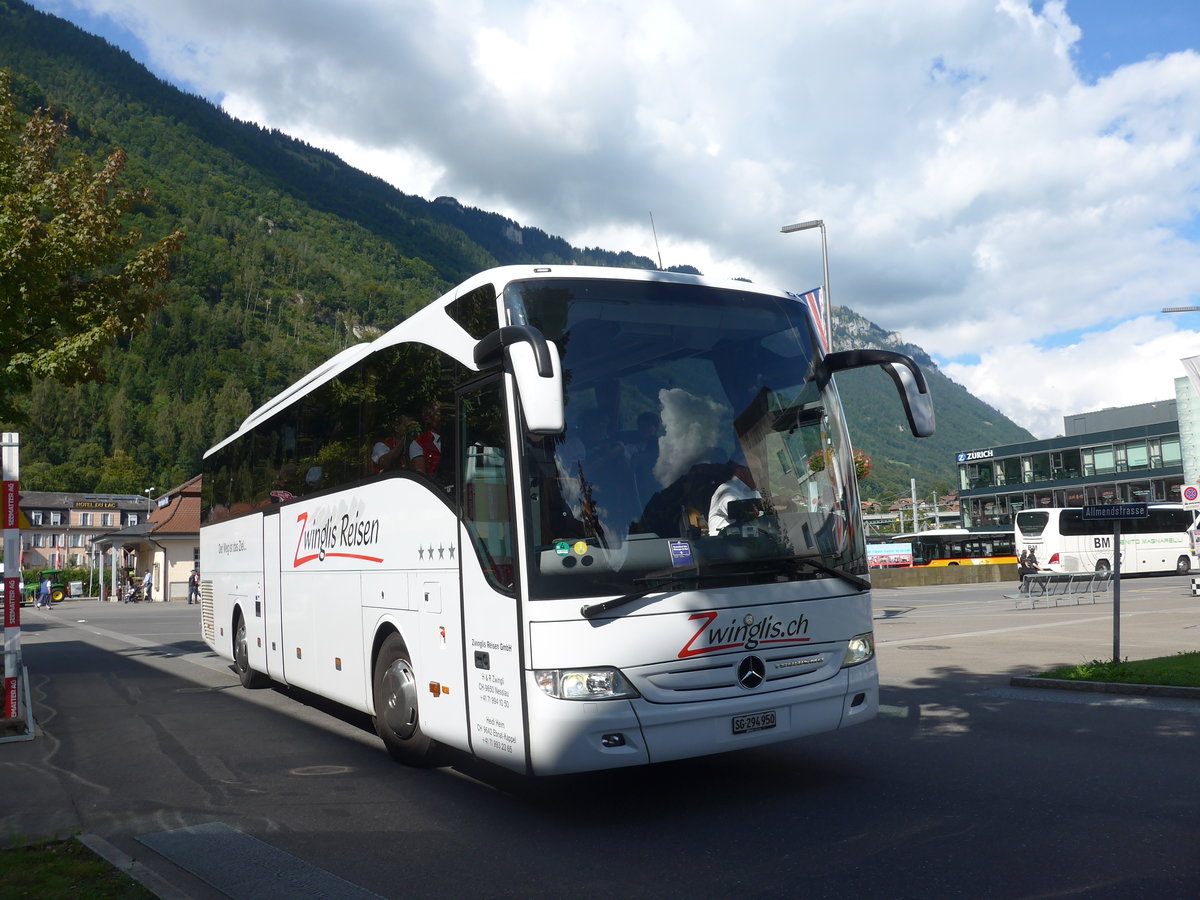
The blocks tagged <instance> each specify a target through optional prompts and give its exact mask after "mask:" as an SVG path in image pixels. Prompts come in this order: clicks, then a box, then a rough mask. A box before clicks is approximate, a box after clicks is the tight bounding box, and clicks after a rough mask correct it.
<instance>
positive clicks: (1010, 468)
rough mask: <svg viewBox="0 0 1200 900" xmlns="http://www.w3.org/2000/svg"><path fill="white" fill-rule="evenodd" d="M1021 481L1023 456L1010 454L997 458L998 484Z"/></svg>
mask: <svg viewBox="0 0 1200 900" xmlns="http://www.w3.org/2000/svg"><path fill="white" fill-rule="evenodd" d="M1020 483H1021V457H1019V456H1009V457H1006V458H1005V459H998V460H996V484H1020Z"/></svg>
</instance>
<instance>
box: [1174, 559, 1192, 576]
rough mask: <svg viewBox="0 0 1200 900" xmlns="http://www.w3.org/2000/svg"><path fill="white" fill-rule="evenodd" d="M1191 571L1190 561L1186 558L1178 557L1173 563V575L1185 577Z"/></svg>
mask: <svg viewBox="0 0 1200 900" xmlns="http://www.w3.org/2000/svg"><path fill="white" fill-rule="evenodd" d="M1191 571H1192V561H1191V560H1190V559H1188V558H1187V557H1186V556H1181V557H1179V559H1178V560H1176V562H1175V574H1177V575H1186V574H1188V573H1189V572H1191Z"/></svg>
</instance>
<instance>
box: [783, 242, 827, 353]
mask: <svg viewBox="0 0 1200 900" xmlns="http://www.w3.org/2000/svg"><path fill="white" fill-rule="evenodd" d="M810 228H820V229H821V299H822V300H823V301H824V302H825V339H826V340H827V341H828V342H829V350H830V352H832V351H833V319H832V318H831V313H830V310H831V309H832V308H833V304H832V303H830V300H829V248H828V246H827V245H826V243H825V220H824V219H811V220H809V221H808V222H797V223H796V224H795V225H784V226H783V227H782V228H780V229H779V231H780V233H782V234H791V233H792V232H794V231H808V230H809V229H810Z"/></svg>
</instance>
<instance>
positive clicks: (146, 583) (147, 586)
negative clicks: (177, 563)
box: [142, 569, 154, 602]
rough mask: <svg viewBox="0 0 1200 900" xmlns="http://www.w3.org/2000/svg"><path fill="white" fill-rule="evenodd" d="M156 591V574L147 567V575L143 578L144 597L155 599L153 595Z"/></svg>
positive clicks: (145, 598) (148, 599)
mask: <svg viewBox="0 0 1200 900" xmlns="http://www.w3.org/2000/svg"><path fill="white" fill-rule="evenodd" d="M153 592H154V574H153V573H152V572H151V571H150V570H149V569H147V570H146V575H145V577H143V578H142V598H143V599H144V600H146V601H147V602H149V601H150V600H152V599H154V598H153V597H152V596H151V595H152V594H153Z"/></svg>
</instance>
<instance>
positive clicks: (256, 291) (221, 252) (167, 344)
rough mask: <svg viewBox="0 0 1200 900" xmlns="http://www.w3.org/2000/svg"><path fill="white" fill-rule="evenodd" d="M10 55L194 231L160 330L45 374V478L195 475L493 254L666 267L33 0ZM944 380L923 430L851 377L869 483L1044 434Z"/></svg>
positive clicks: (50, 102) (29, 466) (7, 27)
mask: <svg viewBox="0 0 1200 900" xmlns="http://www.w3.org/2000/svg"><path fill="white" fill-rule="evenodd" d="M0 66H3V67H5V68H7V69H9V70H11V71H12V73H13V81H14V88H15V90H16V91H17V93H18V96H19V100H20V105H21V108H22V110H23V111H24V112H26V113H28V112H31V111H32V110H33V109H34V108H36V107H38V106H49V107H51V108H53V109H56V110H59V111H68V110H69V111H70V113H71V116H72V126H73V128H72V131H73V135H74V137H75V139H76V140H77V143H78V147H79V149H81V150H82V151H84V152H87V153H88V154H90V155H92V156H93V157H97V158H98V157H102V156H103V155H105V154H106V153H108V152H109V151H111V150H112V149H113V148H114V147H121V148H123V149H124V150H125V151H126V152H127V153H128V156H129V164H128V169H127V173H126V181H127V182H128V183H130V184H131V185H133V186H136V187H146V188H149V190H150V192H151V194H152V195H153V198H154V204H153V205H152V206H148V207H144V208H139V209H137V210H135V213H134V216H133V219H134V221H133V222H132V223H131V224H132V225H133V226H135V227H137V228H139V229H140V230H141V231H142V232H143V234H144V235H145V237H146V239H147V240H151V239H156V238H158V237H161V236H162V235H164V234H167V233H169V232H170V231H171V230H173V229H175V228H180V229H182V230H183V231H184V232H185V233H186V240H185V242H184V245H183V250H182V253H181V254H180V256H179V258H178V260H177V261H176V266H175V271H174V277H173V280H172V282H171V283H170V284H169V286H168V296H169V302H168V303H167V305H166V306H165V307H163V309H161V310H160V311H159V312H158V313H157V314H156V315H155V316H154V318H153V320H152V322H151V324H150V327H149V328H148V329H147V330H146V331H145V332H143V333H141V334H138V335H136V336H134V337H133V338H132V339H129V340H126V341H124V342H122V343H120V344H119V345H118V346H114V347H112V348H111V349H110V350H109V351H108V352H107V353H106V358H105V360H104V369H105V371H106V372H107V373H108V375H107V380H106V381H105V382H103V383H99V384H89V385H84V386H80V387H74V388H64V387H62V386H60V385H57V384H54V383H48V382H42V383H38V384H37V385H36V386H35V388H34V389H33V391H32V392H31V393H30V395H29V397H28V398H27V401H28V405H27V408H28V412H29V415H30V422H29V423H28V424H24V425H22V426H21V428H20V430H21V432H22V435H23V457H24V465H23V479H22V480H23V482H24V483H25V484H26V486H27V487H28V488H31V489H34V488H37V489H50V490H101V491H133V492H135V493H137V492H140V491H141V490H142V489H144V488H146V487H148V486H151V485H154V486H156V487H157V488H158V489H159V490H162V489H165V488H166V487H168V486H170V485H174V484H179V483H181V482H183V481H184V480H186V479H187V478H189V477H191V476H192V475H194V474H195V473H196V472H197V471H198V469H199V463H200V457H201V455H202V454H203V452H204V450H205V449H206V448H207V447H208V446H210V445H211V444H212V443H214V442H215V441H216V440H218V439H219V438H220V437H222V436H224V435H225V434H226V433H228V432H229V431H230V430H231V429H232V428H233V427H234V426H235V425H236V424H237V423H238V422H240V421H241V419H242V418H243V417H244V416H245V415H246V414H247V413H248V412H249V411H250V410H251V409H252V408H253V407H254V406H256V405H257V404H259V403H261V402H262V401H263V400H265V399H267V398H269V397H270V396H272V395H273V394H275V393H276V392H278V391H279V390H280V389H282V388H283V387H285V386H286V385H287V384H288V383H289V382H290V381H292V380H293V379H294V378H295V377H297V376H298V375H299V374H301V373H302V372H304V371H306V370H307V369H309V368H311V367H312V366H313V365H315V364H316V363H317V362H319V361H321V360H323V359H325V358H326V357H328V356H329V355H331V354H332V353H334V352H336V351H337V350H339V349H341V348H342V347H344V346H346V345H347V344H350V343H354V342H356V341H359V340H363V339H366V338H369V337H370V336H371V335H373V334H376V333H378V332H379V331H380V330H382V329H384V328H388V327H390V326H392V325H394V324H395V323H396V322H398V321H400V320H401V319H403V318H404V317H405V316H406V315H408V314H409V313H411V312H412V311H413V310H415V309H417V308H419V307H420V306H421V305H423V304H424V303H427V302H428V301H429V300H431V299H433V298H434V297H436V296H437V295H438V294H439V293H440V292H441V291H443V290H444V289H446V288H448V287H450V286H451V285H453V284H454V283H456V282H457V281H459V280H461V279H462V278H465V277H466V276H468V275H470V274H472V273H474V272H476V271H479V270H480V269H484V268H487V267H489V266H492V265H496V264H506V263H520V262H545V263H563V262H572V263H595V264H602V265H621V266H637V267H650V266H652V265H653V263H652V261H651V260H649V259H646V258H644V257H638V256H635V255H633V254H630V253H621V252H610V251H605V250H601V249H597V248H589V249H585V250H581V249H577V248H573V247H571V246H570V245H569V244H567V243H566V242H565V241H563V240H562V239H560V238H557V237H553V236H551V235H547V234H546V233H545V232H543V231H541V230H539V229H536V228H530V227H524V226H521V225H520V224H518V223H516V222H514V221H512V220H510V219H507V218H505V217H503V216H499V215H497V214H495V213H489V212H486V211H482V210H476V209H470V208H467V207H464V206H462V205H461V204H459V203H458V202H457V201H455V200H454V199H453V198H437V199H436V200H425V199H423V198H420V197H413V196H410V195H406V194H403V193H402V192H400V191H397V190H395V189H394V188H392V187H390V186H389V185H387V184H385V183H384V182H382V181H380V180H379V179H376V178H374V177H372V176H369V175H366V174H364V173H362V172H359V171H357V170H355V169H353V168H351V167H349V166H347V165H345V164H344V163H343V162H341V161H340V160H339V159H338V158H337V157H335V156H333V155H332V154H329V153H327V152H325V151H322V150H318V149H316V148H313V147H310V146H308V145H306V144H304V143H302V142H300V141H296V140H294V139H292V138H290V137H288V136H287V135H284V134H282V133H279V132H276V131H268V130H265V129H262V128H259V127H257V126H255V125H252V124H249V123H244V122H238V121H235V120H233V119H230V118H229V117H228V116H226V115H225V114H224V113H222V112H221V111H220V110H219V109H217V108H216V107H214V106H213V105H212V104H210V103H208V102H207V101H205V100H203V99H202V98H197V97H194V96H191V95H188V94H185V93H183V92H180V91H178V90H177V89H175V88H174V87H171V86H170V85H167V84H165V83H163V82H161V81H160V80H158V79H157V78H155V77H154V76H153V75H151V74H150V73H149V72H147V71H146V70H145V69H144V68H143V67H142V66H140V65H139V64H138V63H136V62H135V61H134V60H133V59H132V58H131V57H130V56H129V55H128V54H126V53H125V52H123V51H120V50H117V49H115V48H113V47H112V46H110V45H109V44H107V43H106V42H104V41H103V40H101V39H99V38H95V37H92V36H89V35H87V34H85V33H83V32H81V31H80V30H78V29H77V28H75V27H74V26H73V25H70V24H69V23H67V22H64V21H62V20H60V19H57V18H54V17H52V16H49V15H45V14H42V13H39V12H37V11H35V10H33V9H32V8H31V7H29V6H27V5H26V4H25V3H22V2H20V0H0ZM692 271H694V270H692ZM855 318H856V317H853V314H851V313H849V311H844V312H843V314H842V317H840V318H839V325H840V328H839V331H840V330H841V329H842V328H848V327H849V326H850V325H851V324H853V325H854V327H855V328H857V329H858V330H859V331H861V330H863V328H867V330H870V329H874V331H875V332H878V336H879V338H878V339H879V340H881V341H883V340H884V339H885V338H886V337H887V336H886V335H885V333H884V332H883V331H882V330H880V329H877V328H875V327H874V326H870V325H869V323H866V325H865V326H864V325H861V324H856V323H855V321H854V320H855ZM857 321H858V322H859V323H861V322H862V320H857ZM847 334H848V332H847ZM872 334H874V332H872ZM885 343H886V341H885ZM840 345H841V346H846V344H840ZM880 345H881V346H882V345H883V344H880ZM923 355H924V354H923V353H922V356H923ZM923 362H925V360H923ZM927 371H931V369H927ZM932 380H933V382H934V392H935V401H936V402H937V405H938V426H939V429H938V435H937V437H935V438H934V439H933V440H932V441H926V442H918V441H915V440H914V439H913V438H911V437H910V436H908V435H907V429H906V428H905V427H904V426H903V424H902V412H901V410H900V407H899V403H898V401H897V400H896V399H895V396H894V390H893V388H892V385H891V382H890V380H888V379H887V378H886V377H885V376H883V375H881V374H880V373H878V372H871V373H853V375H852V377H850V378H848V379H846V387H845V389H844V391H843V398H844V401H845V404H846V406H847V410H848V412H849V414H850V419H851V422H852V423H853V425H854V426H856V432H855V434H856V443H857V445H858V446H859V447H860V448H862V449H864V450H865V451H866V452H867V453H869V454H870V455H871V456H872V457H873V459H874V461H875V469H874V472H873V473H872V475H871V478H870V479H869V480H868V482H867V484H866V490H865V492H864V493H866V494H871V493H884V492H890V493H892V494H901V495H907V491H908V479H909V477H910V475H911V476H915V477H918V478H919V479H920V481H921V485H922V490H924V491H926V492H927V491H928V490H932V489H934V488H935V487H936V488H943V487H948V486H950V485H951V483H952V476H953V470H954V462H953V452H954V451H955V450H958V449H966V448H968V447H974V446H983V445H990V444H993V443H999V442H1002V441H1009V440H1018V439H1023V438H1027V437H1028V433H1027V432H1025V431H1024V430H1023V429H1020V428H1019V427H1017V426H1016V425H1014V424H1013V423H1012V422H1010V421H1008V420H1007V419H1004V417H1003V416H1001V415H1000V414H999V413H998V412H996V411H995V410H992V409H990V408H989V407H987V406H986V405H984V404H982V403H980V401H978V400H976V399H975V398H973V397H971V396H970V395H969V394H967V393H966V391H965V390H964V389H962V388H961V387H960V386H958V385H955V384H953V383H952V382H950V381H948V380H947V379H945V378H944V377H942V376H940V374H939V373H936V372H934V373H933V375H932ZM935 482H936V483H935Z"/></svg>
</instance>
